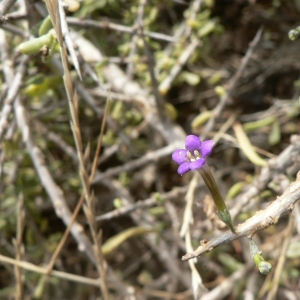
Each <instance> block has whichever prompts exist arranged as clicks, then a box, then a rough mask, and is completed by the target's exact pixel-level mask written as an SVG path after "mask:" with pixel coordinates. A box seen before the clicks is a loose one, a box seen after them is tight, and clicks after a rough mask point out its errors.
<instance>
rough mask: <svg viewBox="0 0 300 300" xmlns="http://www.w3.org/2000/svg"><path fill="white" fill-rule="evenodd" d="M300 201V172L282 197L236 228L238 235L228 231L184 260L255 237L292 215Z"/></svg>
mask: <svg viewBox="0 0 300 300" xmlns="http://www.w3.org/2000/svg"><path fill="white" fill-rule="evenodd" d="M299 199H300V172H298V174H297V179H296V181H295V182H293V183H291V184H290V186H289V187H288V189H287V190H286V191H285V192H284V193H283V194H282V195H281V196H280V197H278V198H277V199H276V200H274V201H273V202H272V203H271V204H270V205H269V206H268V207H267V208H266V209H264V210H260V211H258V212H256V214H255V215H254V216H253V217H251V218H250V219H248V220H247V221H245V222H244V223H242V224H239V225H238V226H237V227H236V234H234V233H232V232H229V231H227V232H225V233H223V234H222V235H220V236H219V237H216V238H214V239H212V240H211V241H209V242H207V241H201V246H199V247H198V248H197V249H196V250H195V251H194V252H192V253H187V254H185V255H184V256H183V257H182V259H183V260H189V259H191V258H194V257H197V256H200V255H201V254H203V253H205V252H209V251H211V250H213V249H214V248H215V247H217V246H220V245H222V244H224V243H228V242H229V241H233V240H236V239H238V238H240V237H243V236H253V235H254V234H255V233H256V232H257V231H259V230H263V229H265V228H268V227H269V226H271V225H273V224H276V223H277V222H278V220H279V218H280V217H281V216H283V215H285V214H286V213H291V212H292V211H293V209H294V207H295V204H296V202H297V201H298V200H299Z"/></svg>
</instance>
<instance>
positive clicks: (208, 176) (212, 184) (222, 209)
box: [198, 162, 235, 233]
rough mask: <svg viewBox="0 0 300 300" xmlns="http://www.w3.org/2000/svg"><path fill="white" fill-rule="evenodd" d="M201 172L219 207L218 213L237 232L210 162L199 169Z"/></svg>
mask: <svg viewBox="0 0 300 300" xmlns="http://www.w3.org/2000/svg"><path fill="white" fill-rule="evenodd" d="M198 172H199V174H200V175H201V176H202V178H203V180H204V182H205V184H206V185H207V187H208V189H209V191H210V193H211V195H212V198H213V200H214V203H215V205H216V207H217V214H218V216H219V218H220V219H221V220H222V221H223V222H224V223H225V224H226V225H227V226H228V227H229V228H230V230H231V231H232V232H233V233H235V230H234V227H233V224H232V220H231V216H230V213H229V211H228V209H227V206H226V204H225V202H224V200H223V198H222V196H221V194H220V191H219V188H218V186H217V183H216V181H215V178H214V176H213V175H212V173H211V171H210V168H209V166H208V164H207V163H206V162H205V164H204V165H203V166H202V167H201V168H200V169H198Z"/></svg>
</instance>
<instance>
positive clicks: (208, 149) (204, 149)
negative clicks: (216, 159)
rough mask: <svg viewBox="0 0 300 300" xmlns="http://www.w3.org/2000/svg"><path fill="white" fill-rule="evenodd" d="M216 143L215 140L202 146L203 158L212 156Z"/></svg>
mask: <svg viewBox="0 0 300 300" xmlns="http://www.w3.org/2000/svg"><path fill="white" fill-rule="evenodd" d="M214 144H215V142H214V141H213V140H207V141H205V142H203V143H202V145H201V154H202V157H206V156H208V155H210V154H211V152H212V149H213V147H214Z"/></svg>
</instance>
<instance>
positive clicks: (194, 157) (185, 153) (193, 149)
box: [172, 135, 214, 175]
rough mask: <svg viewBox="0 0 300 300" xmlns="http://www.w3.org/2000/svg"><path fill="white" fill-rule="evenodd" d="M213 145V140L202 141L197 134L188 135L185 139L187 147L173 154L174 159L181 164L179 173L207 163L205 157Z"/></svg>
mask: <svg viewBox="0 0 300 300" xmlns="http://www.w3.org/2000/svg"><path fill="white" fill-rule="evenodd" d="M213 146H214V141H213V140H208V141H205V142H201V140H200V139H199V138H198V137H197V136H196V135H188V136H187V137H186V139H185V148H186V149H178V150H175V151H174V152H173V154H172V159H173V160H174V161H175V162H176V163H177V164H179V167H178V170H177V172H178V174H180V175H183V174H184V173H186V172H188V171H190V170H197V169H200V168H201V167H202V166H203V165H204V164H205V158H206V157H207V156H208V155H210V154H211V152H212V149H213Z"/></svg>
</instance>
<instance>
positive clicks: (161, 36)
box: [0, 0, 300, 300]
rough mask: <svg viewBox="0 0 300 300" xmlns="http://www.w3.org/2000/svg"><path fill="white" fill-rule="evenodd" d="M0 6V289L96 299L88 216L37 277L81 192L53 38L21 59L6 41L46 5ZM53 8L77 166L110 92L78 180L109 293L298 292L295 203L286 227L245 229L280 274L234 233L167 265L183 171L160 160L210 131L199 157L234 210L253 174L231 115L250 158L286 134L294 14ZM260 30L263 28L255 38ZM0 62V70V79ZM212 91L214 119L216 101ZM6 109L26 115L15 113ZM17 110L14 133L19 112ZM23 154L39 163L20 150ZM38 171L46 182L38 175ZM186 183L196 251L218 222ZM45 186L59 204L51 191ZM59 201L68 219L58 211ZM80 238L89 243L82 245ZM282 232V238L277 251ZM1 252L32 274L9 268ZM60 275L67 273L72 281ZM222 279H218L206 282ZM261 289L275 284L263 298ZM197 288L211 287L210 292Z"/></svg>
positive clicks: (295, 78) (267, 152)
mask: <svg viewBox="0 0 300 300" xmlns="http://www.w3.org/2000/svg"><path fill="white" fill-rule="evenodd" d="M4 2H11V4H12V6H11V8H10V10H8V11H5V13H4V14H3V13H2V11H1V20H2V21H1V24H0V26H1V29H0V30H1V36H0V39H1V42H0V46H1V48H0V52H1V65H0V67H1V75H0V80H1V85H0V90H1V97H0V101H1V102H0V104H1V116H0V127H1V128H0V138H1V139H0V151H1V153H0V172H1V181H0V190H1V194H0V195H1V196H0V213H1V214H0V254H1V260H0V299H105V297H104V296H103V295H102V294H101V292H100V289H99V286H97V285H98V284H97V280H94V281H92V279H97V278H98V277H99V266H98V268H97V263H95V260H93V254H88V247H89V246H91V245H92V243H94V240H93V239H92V234H91V231H90V226H89V225H91V223H92V221H91V220H92V219H91V218H89V217H88V215H87V213H84V211H83V210H82V209H81V210H80V211H79V213H78V216H77V218H76V226H79V227H78V228H79V229H78V232H79V234H78V235H77V238H76V233H74V232H75V231H76V230H75V231H74V232H73V231H72V232H71V233H70V234H69V235H68V237H67V239H66V242H65V243H64V244H63V246H62V248H61V250H60V253H59V255H58V256H57V258H56V259H55V263H54V267H53V269H55V270H57V271H61V272H63V273H61V274H62V275H61V276H60V277H59V276H56V275H55V274H54V273H53V276H46V275H44V274H42V273H43V271H41V269H42V270H47V266H49V262H50V261H51V257H53V253H54V252H55V250H56V249H58V245H59V242H60V241H61V239H62V237H63V235H64V233H65V230H66V225H67V223H68V222H69V221H70V218H69V216H70V215H71V214H72V213H73V212H74V210H75V207H76V205H77V203H78V201H79V199H80V197H81V194H82V192H83V187H82V182H81V177H80V172H79V167H78V156H77V152H76V147H75V142H74V138H73V133H72V130H71V126H70V120H71V118H70V112H69V106H68V98H67V96H66V90H65V86H64V82H63V78H62V74H63V71H62V67H61V63H60V52H59V47H58V44H57V43H56V40H55V38H54V42H53V41H52V40H51V42H50V43H49V45H47V47H46V48H43V49H42V47H40V45H39V46H32V45H31V44H30V45H29V48H30V49H31V47H37V51H35V50H34V51H33V52H34V53H25V52H26V51H27V52H28V51H29V52H31V50H24V49H23V48H22V47H25V48H26V47H28V44H25V46H24V44H23V46H22V47H21V46H20V45H22V43H24V42H25V43H26V42H27V41H28V40H32V39H34V38H36V39H37V38H40V37H43V38H45V35H47V34H49V32H50V31H49V30H50V28H46V31H45V32H41V31H40V33H39V30H41V29H40V28H41V24H43V21H44V20H46V18H47V16H48V15H49V13H48V10H47V7H46V5H45V3H44V1H30V0H26V1H25V0H23V1H18V2H16V3H14V1H3V3H4ZM65 4H66V5H67V8H66V9H65V11H66V20H67V24H68V27H69V30H70V37H71V39H72V40H73V42H74V53H73V54H72V53H71V51H70V48H68V51H69V52H68V53H69V54H70V55H69V56H70V57H69V63H70V71H71V76H72V79H73V83H74V87H75V89H76V90H77V94H78V98H79V104H78V118H79V122H80V130H81V136H82V144H83V148H84V151H85V158H84V163H85V168H86V170H87V171H88V172H90V171H91V167H92V161H93V159H94V156H95V155H96V148H97V143H98V141H99V132H100V130H101V126H102V121H103V116H104V115H105V106H106V102H107V99H110V101H109V102H110V105H109V109H108V115H107V122H106V131H105V133H104V136H103V139H102V145H101V155H100V157H99V161H98V166H97V172H96V174H95V177H94V180H93V183H92V187H91V190H92V191H93V195H94V204H93V206H92V208H93V209H92V214H93V217H95V218H96V220H97V222H96V232H97V233H100V235H101V239H100V240H99V244H98V246H99V247H102V252H103V256H104V258H103V257H102V258H101V259H102V264H103V268H104V269H106V270H107V281H106V283H105V284H106V285H107V287H108V291H109V297H110V298H109V299H194V296H193V295H194V294H195V291H194V294H193V289H195V288H196V289H197V291H196V295H197V299H248V300H250V299H268V300H270V299H291V300H294V299H295V300H296V299H300V294H299V290H300V281H299V277H300V271H299V270H300V239H299V236H300V235H299V233H300V228H299V219H300V208H299V203H297V204H296V207H295V210H294V213H293V214H292V215H291V216H292V217H293V218H294V219H295V221H294V222H293V223H292V225H291V226H289V224H290V222H292V221H290V219H291V218H292V217H290V215H289V214H287V215H286V216H284V217H283V218H282V219H281V220H280V221H279V222H278V224H276V225H273V226H270V227H269V228H267V229H266V230H264V231H261V232H259V233H258V234H256V235H255V236H254V237H253V239H254V240H255V241H256V243H257V244H258V245H259V248H260V249H261V250H262V252H263V253H264V257H265V259H267V260H268V261H269V262H270V263H271V264H272V265H273V268H274V267H276V265H277V262H278V260H279V258H280V257H284V258H285V260H284V265H283V267H282V272H281V273H280V276H277V277H276V276H275V275H274V271H272V272H271V273H270V274H269V275H267V276H266V275H262V274H260V273H259V271H258V269H257V268H256V267H255V265H254V264H253V262H252V260H251V257H250V253H249V246H248V244H247V240H246V239H245V240H244V239H238V240H235V241H234V242H232V243H227V244H224V245H221V246H219V247H217V248H215V249H214V250H213V251H211V252H209V253H206V254H203V255H202V256H200V257H199V259H198V260H197V262H196V263H195V264H194V266H195V269H193V268H192V269H191V268H190V265H189V263H188V262H185V261H182V260H181V257H182V256H183V255H184V254H185V253H187V252H190V251H191V249H186V244H185V242H186V240H185V239H184V238H183V236H182V235H180V229H181V226H182V223H183V220H184V212H185V209H186V193H187V191H188V189H191V183H192V178H193V174H186V175H184V176H182V177H181V176H179V175H178V174H177V171H176V168H177V166H176V165H175V163H174V162H173V161H172V160H171V153H172V151H173V150H175V149H176V148H180V147H181V148H183V147H184V139H185V133H186V134H191V133H193V134H197V135H199V136H201V137H205V138H214V137H215V136H216V135H217V134H219V137H218V141H217V144H216V146H215V149H214V152H213V154H212V155H211V157H210V158H209V160H208V161H209V164H210V165H211V167H212V169H213V170H214V174H215V176H216V179H217V183H218V185H219V188H220V190H221V192H222V194H223V195H224V197H225V196H226V195H227V197H226V198H227V203H228V206H229V208H234V207H235V205H236V204H237V202H236V200H235V199H237V198H235V197H236V196H238V195H239V194H241V193H244V192H246V191H248V190H249V189H250V188H251V186H252V184H253V182H254V181H255V179H256V178H260V177H259V176H260V175H261V170H262V168H261V164H259V163H257V164H255V161H254V162H253V161H252V160H249V157H247V154H245V153H244V152H243V151H241V150H240V149H241V146H240V145H239V144H240V143H241V141H240V140H237V138H236V136H235V132H234V130H233V129H232V125H233V123H234V122H239V123H240V124H242V128H243V130H244V131H245V133H246V134H247V137H248V139H249V140H250V143H251V144H252V146H253V147H254V149H255V151H256V152H257V153H259V155H260V157H261V159H262V160H263V161H264V163H263V164H265V163H266V161H267V160H268V159H270V158H274V157H276V156H277V155H279V154H280V153H282V151H284V150H285V149H286V148H287V147H288V146H289V144H290V137H291V136H292V135H293V134H298V132H299V130H300V123H299V109H300V105H299V92H300V79H299V70H300V64H299V58H300V51H299V46H300V44H299V41H298V40H297V39H296V40H294V41H291V40H290V39H289V37H288V33H289V31H290V30H292V29H294V28H296V27H297V26H298V25H299V23H300V2H299V1H297V0H294V1H280V0H270V1H259V0H232V1H218V0H215V1H214V0H194V1H188V0H165V1H158V0H148V1H147V0H131V1H126V0H83V1H75V0H74V1H73V0H68V1H65ZM259 30H262V33H261V37H260V38H259V39H258V41H257V42H255V45H253V43H252V44H251V42H252V41H253V39H254V38H255V36H256V35H258V32H259ZM50 34H51V32H50ZM50 39H51V38H50ZM34 41H36V40H34ZM43 43H45V42H44V41H43V42H42V44H43ZM251 45H252V46H253V48H251ZM22 49H23V50H22ZM26 49H27V48H26ZM249 49H250V50H249ZM41 50H43V51H41ZM21 51H22V52H23V53H25V54H23V53H21ZM249 51H250V57H248V58H247V57H246V54H247V53H249ZM26 54H31V55H26ZM75 57H77V59H78V66H77V64H76V62H75V60H74V59H75ZM243 63H245V65H244V68H243V70H241V66H242V64H243ZM22 67H23V70H21V68H22ZM7 68H8V69H10V71H7ZM78 70H80V72H81V74H82V80H80V75H79V72H78ZM239 71H241V72H240V73H239ZM7 72H8V73H9V72H12V76H11V78H10V80H9V76H8V75H7V74H8V73H7ZM17 76H20V79H18V77H17ZM222 101H224V106H223V107H221V108H222V109H221V111H220V112H219V113H218V114H216V111H214V108H215V107H217V106H218V105H220V103H221V102H222ZM20 107H23V109H24V111H25V113H24V114H23V115H22V116H21V117H20V115H18V111H19V110H18V109H20ZM7 112H8V115H7ZM6 115H7V117H5V116H6ZM24 116H25V121H26V122H27V123H26V122H25V123H26V124H27V125H28V127H26V130H28V131H27V133H26V132H25V133H24V130H25V126H24V125H23V126H22V123H21V122H20V118H21V120H22V117H24ZM211 119H213V123H212V126H210V127H211V128H209V126H208V122H209V121H210V120H211ZM2 121H3V122H2ZM20 124H21V125H20ZM224 124H228V126H227V127H226V128H224ZM26 134H29V136H30V140H31V141H32V145H31V146H32V147H31V146H30V142H28V139H27V136H26ZM36 148H38V149H39V150H40V152H39V153H38V159H39V160H38V161H39V163H40V165H38V163H37V162H34V159H33V156H34V153H35V151H36ZM250 155H251V154H250ZM299 158H300V157H299V156H295V157H293V158H290V160H287V166H288V168H286V169H281V170H276V171H274V172H273V173H272V176H270V179H269V180H268V181H267V182H264V183H263V186H262V187H261V189H258V190H257V193H256V195H255V197H252V198H251V199H249V201H248V202H247V203H246V204H245V205H244V207H242V208H240V209H239V210H238V213H237V215H236V216H235V220H234V223H235V224H236V225H237V224H238V223H240V222H243V221H245V220H247V219H248V218H250V217H251V216H252V215H254V214H255V212H256V211H258V210H261V209H264V208H265V207H267V205H268V204H269V203H270V202H271V201H273V200H275V199H276V197H277V196H279V195H281V194H282V193H283V192H284V191H285V190H286V188H287V186H288V184H289V183H290V182H292V181H294V180H295V177H296V173H297V172H298V170H299V169H300V166H299V164H300V159H299ZM41 167H45V168H46V169H47V172H49V174H50V175H51V178H52V180H53V182H54V183H55V187H51V184H49V180H48V177H47V178H46V177H43V172H39V171H38V169H39V168H41ZM280 176H281V177H280ZM43 180H44V181H43ZM195 180H196V187H195V188H194V190H192V194H193V198H194V202H193V206H192V212H193V218H192V216H190V221H191V220H192V219H193V223H191V224H189V226H190V238H191V244H192V245H193V247H194V248H197V247H198V246H199V242H200V240H207V241H209V240H210V239H211V238H213V237H215V236H218V235H220V234H221V233H222V232H224V231H225V230H226V229H225V228H224V227H222V224H220V223H219V222H218V220H217V218H216V215H215V212H214V208H212V206H211V200H210V199H209V197H208V196H207V193H208V191H207V189H206V188H205V187H204V185H203V182H202V180H201V178H198V177H197V178H196V179H195ZM46 186H48V188H49V189H47V188H46ZM51 189H57V191H59V193H58V194H59V195H61V198H59V199H56V198H55V197H53V195H51V193H49V191H51ZM62 200H63V203H64V204H63V205H66V207H67V208H68V209H69V210H70V215H68V213H66V214H65V211H64V210H62V211H60V209H61V205H62V204H61V203H62V202H60V201H62ZM110 212H111V213H110ZM78 236H80V237H78ZM80 239H81V240H80ZM85 239H86V240H87V241H88V242H87V244H82V243H81V242H80V241H85ZM92 240H93V242H91V241H92ZM283 241H286V242H287V247H286V248H285V249H283V250H282V246H283ZM91 247H92V246H91ZM91 249H93V248H91ZM5 257H6V258H14V261H22V262H28V263H31V264H32V265H31V266H36V267H38V266H39V267H40V269H34V270H29V269H28V268H27V269H26V268H25V267H24V268H25V269H24V268H17V267H16V266H15V265H14V264H13V263H12V262H8V261H5ZM239 272H240V273H239ZM64 274H65V275H64ZM68 274H76V275H78V277H76V278H75V279H74V278H73V279H70V278H68ZM195 274H197V275H195ZM200 276H201V277H200ZM84 278H87V279H91V281H89V282H85V281H84ZM199 278H202V283H203V284H202V283H201V280H200V279H199ZM275 278H276V280H277V281H278V282H277V281H276V280H275ZM197 280H198V281H197ZM195 281H196V282H195ZM275 281H276V283H275ZM222 283H225V284H227V287H226V288H224V289H221V290H218V287H220V286H221V285H222ZM274 284H275V285H276V293H275V294H274V295H271V291H272V288H274ZM210 290H211V291H215V294H209V295H208V294H207V292H208V291H210ZM272 297H273V298H272Z"/></svg>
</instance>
